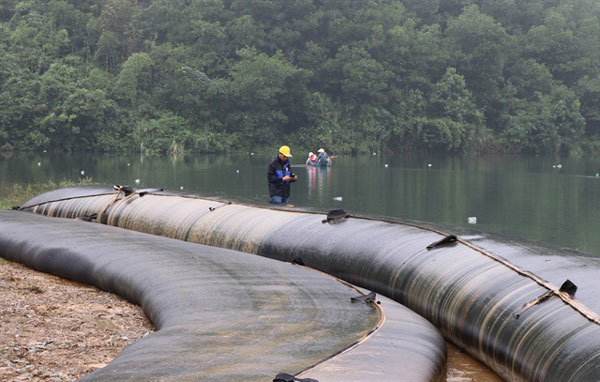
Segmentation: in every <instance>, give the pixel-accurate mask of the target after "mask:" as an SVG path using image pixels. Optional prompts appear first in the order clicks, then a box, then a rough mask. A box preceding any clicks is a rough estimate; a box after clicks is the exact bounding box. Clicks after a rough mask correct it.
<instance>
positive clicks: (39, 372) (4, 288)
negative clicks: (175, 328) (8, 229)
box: [0, 259, 154, 381]
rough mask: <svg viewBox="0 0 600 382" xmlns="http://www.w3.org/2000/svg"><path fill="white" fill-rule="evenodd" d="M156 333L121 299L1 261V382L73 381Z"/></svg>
mask: <svg viewBox="0 0 600 382" xmlns="http://www.w3.org/2000/svg"><path fill="white" fill-rule="evenodd" d="M153 330H154V327H153V326H152V324H151V323H150V322H149V321H148V319H146V317H145V316H144V314H143V312H142V310H141V308H140V307H139V306H136V305H132V304H129V303H128V302H127V301H125V300H124V299H122V298H120V297H118V296H115V295H113V294H110V293H106V292H103V291H100V290H98V289H96V288H94V287H91V286H89V285H85V284H80V283H76V282H72V281H68V280H64V279H61V278H59V277H56V276H51V275H48V274H45V273H40V272H36V271H34V270H32V269H30V268H27V267H25V266H23V265H20V264H16V263H9V262H6V261H4V260H2V259H0V381H73V380H76V379H77V378H80V377H82V376H84V375H86V374H89V373H91V372H92V371H94V370H96V369H98V368H101V367H103V366H105V365H106V364H107V363H108V362H110V361H111V360H112V359H113V358H115V357H116V356H117V354H119V353H120V352H121V351H122V350H123V349H124V348H125V347H126V346H127V345H129V344H131V343H132V342H134V341H136V340H138V339H139V338H141V337H143V336H144V335H146V334H148V333H149V332H151V331H153Z"/></svg>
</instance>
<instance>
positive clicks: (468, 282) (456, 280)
mask: <svg viewBox="0 0 600 382" xmlns="http://www.w3.org/2000/svg"><path fill="white" fill-rule="evenodd" d="M86 193H88V194H89V196H85V194H86ZM98 193H100V194H102V195H97V196H95V195H92V194H98ZM22 208H23V209H24V210H30V211H33V212H36V213H41V214H45V215H50V216H60V217H70V218H75V217H78V216H80V215H87V216H95V217H96V218H97V220H98V221H101V222H102V223H105V224H108V225H114V226H118V227H122V228H127V229H131V230H136V231H141V232H147V233H152V234H155V235H162V236H167V237H171V238H176V239H181V240H185V241H191V242H196V243H201V244H208V245H212V246H218V247H223V248H230V249H236V250H241V251H244V252H249V253H255V254H258V255H261V256H264V257H270V258H274V259H278V260H282V261H286V262H289V261H301V262H302V263H304V264H306V265H307V266H309V267H312V268H315V269H318V270H321V271H323V272H326V273H328V274H330V275H333V276H336V277H338V278H340V279H343V280H346V281H348V282H350V283H353V284H355V285H358V286H361V287H363V288H366V289H369V290H373V291H375V292H377V293H380V294H383V295H385V296H387V297H389V298H391V299H393V300H395V301H397V302H399V303H401V304H403V305H405V306H407V307H408V308H410V309H412V310H413V311H415V312H416V313H418V314H420V315H421V316H423V317H425V318H427V319H428V320H429V321H430V322H431V323H433V324H434V325H435V326H436V327H437V328H438V329H439V330H440V331H441V332H442V333H443V335H444V336H445V337H446V338H447V339H449V340H450V341H451V342H453V343H455V344H456V345H458V346H459V347H461V348H462V349H464V350H466V351H467V352H469V353H470V354H471V355H473V356H475V357H476V358H478V359H480V360H481V361H483V362H484V363H485V364H487V365H488V366H489V367H491V368H492V369H493V370H495V371H496V372H497V373H498V374H499V375H501V376H502V377H504V378H505V379H507V380H524V381H597V380H600V318H599V316H598V312H597V310H596V311H594V310H593V309H590V308H589V305H590V304H587V306H586V301H580V300H578V299H576V298H574V297H573V293H574V291H575V289H577V287H579V289H584V290H586V292H585V293H584V296H588V298H590V297H591V298H594V297H593V296H594V293H589V290H588V288H589V286H590V285H595V283H596V282H597V281H595V280H591V278H596V277H597V272H595V271H594V267H595V266H596V265H597V264H598V263H597V261H596V259H594V258H591V259H590V261H589V263H588V266H589V267H591V269H592V271H591V272H590V273H586V272H583V273H582V274H583V275H587V276H586V277H583V278H580V280H579V281H578V285H577V286H574V285H573V286H569V285H568V283H565V284H564V285H566V286H567V287H565V288H564V290H563V288H561V289H560V290H559V287H558V285H555V284H551V283H550V282H548V281H546V280H544V279H543V278H541V277H540V276H539V274H540V273H541V274H543V273H544V271H545V270H544V269H539V268H535V269H531V268H530V269H526V268H524V267H523V265H520V266H517V265H515V264H513V263H511V262H510V261H507V260H505V259H504V258H503V257H502V256H501V255H502V253H500V254H496V253H490V252H489V251H485V250H481V249H479V248H477V247H475V246H474V245H472V244H470V243H468V242H465V241H463V240H460V239H458V240H454V241H450V242H449V243H446V244H445V245H441V246H439V247H438V246H436V247H433V248H431V249H427V247H428V246H429V245H431V244H432V243H436V242H439V241H440V240H442V239H443V238H444V234H442V233H440V232H436V231H434V230H431V229H427V228H426V227H419V226H415V225H410V224H403V223H398V222H389V221H381V220H376V219H368V218H355V217H351V218H349V219H343V220H341V221H340V222H341V223H340V224H330V223H323V221H326V216H325V215H323V214H319V213H306V212H301V211H288V210H280V209H268V208H258V207H253V206H247V205H241V204H230V203H224V202H219V201H215V200H209V199H202V198H197V197H189V196H183V195H172V194H166V193H161V192H147V191H142V192H133V193H130V194H129V195H123V193H121V192H120V193H119V194H117V193H116V192H111V191H110V189H103V190H101V189H91V188H87V189H86V188H75V189H63V190H57V191H54V192H51V193H48V194H45V195H42V196H40V197H38V198H35V199H33V200H31V201H30V202H28V203H27V204H26V205H25V206H23V207H22ZM94 214H96V215H94ZM331 223H334V222H331ZM489 247H494V246H493V245H492V246H489ZM501 247H502V246H501V245H499V246H497V247H496V248H501ZM511 256H513V257H515V258H516V257H518V255H515V254H514V253H513V254H511ZM537 266H540V267H541V266H543V265H539V264H538V265H537ZM568 271H569V264H568V260H567V262H566V264H565V273H566V272H568ZM554 273H556V272H555V271H554ZM589 275H592V276H591V277H588V276H589ZM567 277H569V275H568V274H565V278H567ZM564 285H563V286H564ZM595 295H596V296H597V294H595ZM596 298H597V297H596ZM591 305H593V304H591Z"/></svg>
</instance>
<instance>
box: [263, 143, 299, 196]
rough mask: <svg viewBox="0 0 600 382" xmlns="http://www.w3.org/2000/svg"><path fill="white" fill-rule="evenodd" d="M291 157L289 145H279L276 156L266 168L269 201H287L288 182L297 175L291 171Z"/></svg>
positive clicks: (288, 193)
mask: <svg viewBox="0 0 600 382" xmlns="http://www.w3.org/2000/svg"><path fill="white" fill-rule="evenodd" d="M291 157H292V153H291V152H290V148H289V146H281V147H280V148H279V152H278V153H277V156H275V157H274V158H273V160H272V161H271V163H270V164H269V168H268V170H267V179H268V181H269V196H270V197H271V203H278V204H281V203H287V201H288V199H289V197H290V184H291V183H292V182H295V181H296V179H298V177H297V176H296V175H294V173H292V168H291V166H290V160H289V159H288V158H291Z"/></svg>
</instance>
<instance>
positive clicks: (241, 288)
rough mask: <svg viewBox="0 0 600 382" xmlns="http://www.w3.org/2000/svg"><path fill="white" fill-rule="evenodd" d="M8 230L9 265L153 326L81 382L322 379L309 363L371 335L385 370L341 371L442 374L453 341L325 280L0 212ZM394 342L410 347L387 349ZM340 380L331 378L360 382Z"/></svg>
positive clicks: (367, 361)
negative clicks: (92, 295) (72, 283)
mask: <svg viewBox="0 0 600 382" xmlns="http://www.w3.org/2000/svg"><path fill="white" fill-rule="evenodd" d="M0 222H1V225H0V226H1V230H0V255H1V256H2V257H5V258H7V259H10V260H13V261H18V262H22V263H24V264H26V265H28V266H30V267H32V268H34V269H37V270H40V271H43V272H47V273H52V274H56V275H59V276H62V277H64V278H68V279H71V280H77V281H80V282H84V283H88V284H91V285H95V286H97V287H99V288H101V289H104V290H107V291H110V292H113V293H116V294H118V295H121V296H123V297H125V298H127V299H128V300H130V301H131V302H133V303H136V304H140V305H141V306H142V308H143V309H144V312H145V314H146V315H147V316H148V317H149V318H150V319H151V320H152V322H153V323H154V324H155V325H156V327H157V329H158V331H157V332H154V333H152V334H150V335H148V336H146V337H144V338H143V339H141V340H139V341H138V342H136V343H134V344H132V345H130V346H129V347H127V348H126V349H125V350H124V351H123V352H122V353H121V354H119V355H118V356H117V358H116V359H115V360H113V361H112V362H110V363H109V364H108V365H107V366H106V367H104V368H102V369H99V370H97V371H95V372H94V373H92V374H90V375H88V376H86V377H84V378H83V380H90V381H122V380H162V381H166V380H172V381H186V380H189V381H197V380H218V381H227V380H231V381H233V380H244V381H251V380H256V381H266V380H272V379H273V378H274V377H275V375H276V374H278V373H280V372H287V373H292V374H297V373H298V372H300V371H302V370H306V369H308V370H309V371H308V373H309V374H310V373H313V374H314V372H312V371H311V370H312V369H311V366H313V365H315V364H319V363H320V362H322V361H323V360H327V359H328V358H329V357H331V356H332V355H335V354H336V353H339V352H341V351H343V350H345V349H347V348H348V347H351V346H354V345H355V344H356V343H357V342H360V341H364V340H365V339H366V343H368V344H370V345H369V346H371V349H374V350H373V351H372V353H371V354H370V355H376V357H377V364H376V366H375V365H374V364H373V363H372V362H371V361H372V360H373V358H372V357H371V356H369V357H360V356H359V357H358V359H356V357H355V358H354V360H355V362H353V363H352V364H350V365H346V366H345V369H344V373H346V372H348V373H350V374H351V375H357V376H358V375H361V372H364V371H366V370H369V368H372V370H370V371H369V374H370V375H375V376H380V375H383V376H385V373H386V372H387V373H388V375H389V374H393V372H394V371H396V370H399V369H400V370H406V372H405V374H404V375H405V376H406V377H407V378H410V380H413V381H437V380H439V379H441V377H442V376H443V370H444V364H445V356H446V354H445V352H446V350H445V345H444V340H443V338H442V337H441V336H440V335H439V333H438V332H437V330H435V328H434V327H433V326H432V325H431V324H430V323H429V322H427V321H425V320H424V319H423V318H422V317H420V316H418V315H417V314H415V313H413V312H411V311H410V310H408V309H406V308H403V307H401V306H400V305H399V304H397V303H395V302H392V301H384V303H383V305H382V306H383V312H385V314H386V317H387V319H386V320H385V322H384V323H383V322H382V317H381V315H380V314H379V309H375V308H374V307H373V306H369V305H368V304H365V303H353V302H352V301H351V300H352V298H354V297H356V296H357V295H358V291H357V290H356V289H355V288H353V287H351V286H350V285H348V284H346V283H342V282H340V281H339V280H335V279H334V278H332V277H331V276H329V275H325V274H323V273H321V272H316V271H314V270H309V269H306V268H304V267H300V266H297V265H292V264H289V263H283V262H279V261H273V260H271V259H266V258H262V257H259V256H255V255H249V254H245V253H240V252H236V251H231V250H227V249H222V248H215V247H209V246H203V245H198V244H195V243H186V242H183V241H180V240H173V239H168V238H164V237H159V236H154V235H147V234H143V233H138V232H133V231H128V230H123V229H119V228H115V227H107V226H102V225H98V224H94V223H86V222H82V221H77V220H67V219H54V218H49V217H44V216H36V215H33V214H28V213H22V212H16V211H0ZM374 306H377V307H379V306H378V305H374ZM394 312H397V313H395V314H394ZM377 325H379V326H380V327H379V329H378V330H377V331H376V332H375V333H374V334H373V335H372V336H369V337H368V338H367V336H368V335H369V333H370V332H372V331H373V330H375V329H376V326H377ZM378 336H379V337H378ZM378 338H379V339H378ZM389 341H392V343H402V344H405V345H409V346H407V347H406V349H404V350H399V349H398V350H399V351H394V352H384V350H385V346H384V345H382V344H385V343H388V342H389ZM360 346H363V345H360ZM377 349H381V351H378V350H377ZM334 359H336V358H334ZM334 359H332V360H329V361H326V362H325V363H327V362H332V361H333V360H334ZM336 362H339V361H336ZM373 369H376V370H373ZM339 374H340V373H339V372H333V373H328V374H325V376H326V378H324V379H323V380H322V381H326V380H336V378H337V379H338V380H339V379H340V377H342V379H344V380H348V381H357V382H358V381H361V379H356V378H354V379H352V378H347V377H348V376H347V375H346V376H340V375H339ZM380 380H381V379H380Z"/></svg>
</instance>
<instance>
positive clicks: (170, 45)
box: [0, 0, 600, 153]
mask: <svg viewBox="0 0 600 382" xmlns="http://www.w3.org/2000/svg"><path fill="white" fill-rule="evenodd" d="M599 20H600V5H599V3H598V0H272V1H268V0H154V1H153V0H138V1H135V0H23V1H21V0H2V1H1V2H0V146H4V147H5V148H9V147H14V148H15V149H19V150H40V149H47V150H104V151H121V150H132V149H135V150H143V151H148V152H181V151H183V150H187V151H204V152H212V151H223V150H235V151H238V150H241V149H250V148H260V147H267V146H270V147H274V146H277V145H280V144H284V143H287V144H290V145H292V146H295V147H300V146H302V147H316V146H317V145H318V146H326V147H328V148H329V149H330V150H332V151H334V152H366V151H371V150H377V151H379V150H388V151H393V152H398V151H402V150H421V149H436V150H446V151H459V152H460V151H469V152H471V151H478V152H482V151H506V152H559V151H560V152H577V153H582V152H595V153H599V152H600V21H599Z"/></svg>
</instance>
